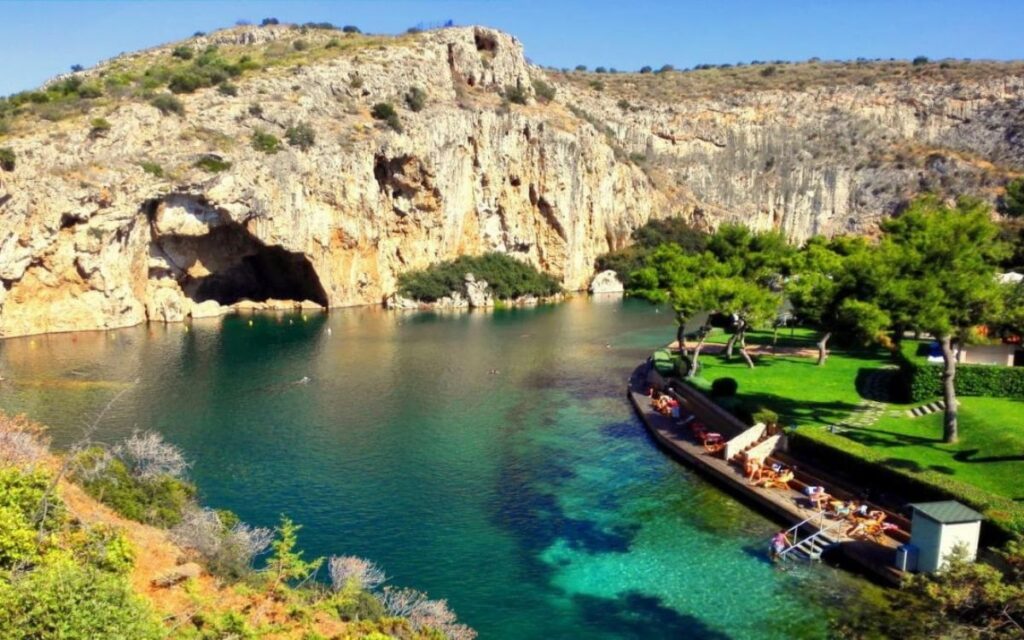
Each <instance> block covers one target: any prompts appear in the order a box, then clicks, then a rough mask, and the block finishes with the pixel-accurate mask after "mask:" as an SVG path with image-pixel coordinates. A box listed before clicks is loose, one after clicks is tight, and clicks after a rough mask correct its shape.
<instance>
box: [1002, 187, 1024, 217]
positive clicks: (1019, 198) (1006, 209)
mask: <svg viewBox="0 0 1024 640" xmlns="http://www.w3.org/2000/svg"><path fill="white" fill-rule="evenodd" d="M999 210H1000V211H1001V212H1002V213H1003V214H1005V215H1008V216H1010V217H1011V218H1020V217H1022V216H1024V178H1015V179H1013V180H1010V182H1008V183H1007V184H1006V194H1005V195H1003V197H1002V198H1000V200H999Z"/></svg>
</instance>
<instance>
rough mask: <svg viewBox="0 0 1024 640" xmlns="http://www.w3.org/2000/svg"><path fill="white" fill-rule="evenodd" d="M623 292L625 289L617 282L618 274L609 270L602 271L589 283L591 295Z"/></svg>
mask: <svg viewBox="0 0 1024 640" xmlns="http://www.w3.org/2000/svg"><path fill="white" fill-rule="evenodd" d="M623 291H625V288H624V287H623V286H622V282H621V281H619V276H618V274H617V273H615V272H614V271H613V270H611V269H608V270H607V271H602V272H601V273H599V274H597V275H596V276H594V279H593V280H591V281H590V293H593V294H604V293H622V292H623Z"/></svg>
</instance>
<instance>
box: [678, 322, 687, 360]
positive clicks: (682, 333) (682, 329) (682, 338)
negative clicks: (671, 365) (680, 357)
mask: <svg viewBox="0 0 1024 640" xmlns="http://www.w3.org/2000/svg"><path fill="white" fill-rule="evenodd" d="M676 322H678V323H679V324H678V326H676V343H677V344H678V345H679V353H683V345H684V344H685V343H686V318H684V317H683V316H681V315H679V314H676Z"/></svg>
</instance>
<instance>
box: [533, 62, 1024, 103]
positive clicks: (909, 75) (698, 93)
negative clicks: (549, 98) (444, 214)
mask: <svg viewBox="0 0 1024 640" xmlns="http://www.w3.org/2000/svg"><path fill="white" fill-rule="evenodd" d="M548 73H549V75H550V76H551V77H552V78H553V79H555V80H557V81H558V82H566V83H569V84H572V85H574V86H575V87H577V88H580V89H593V88H594V86H593V83H595V82H599V83H601V84H603V85H604V88H603V91H604V92H605V93H608V94H611V95H614V96H616V97H622V98H625V99H627V100H631V101H637V102H643V101H645V100H658V101H671V100H676V99H679V98H703V97H708V96H721V95H728V94H731V93H741V92H748V91H769V90H784V91H802V90H804V89H809V88H812V87H821V86H848V85H862V86H872V85H874V84H877V83H883V82H935V83H943V84H955V83H957V82H963V81H977V80H986V79H990V78H999V77H1005V76H1008V75H1015V76H1019V75H1024V61H1013V62H992V61H977V62H974V61H971V62H968V61H963V60H949V61H935V62H929V63H927V64H919V65H914V64H912V63H910V62H908V61H887V62H873V61H864V62H800V63H777V62H776V63H772V62H766V63H763V64H756V65H750V64H747V65H743V66H730V67H726V68H722V67H714V68H710V69H699V70H690V71H667V72H663V73H594V72H581V71H570V72H564V71H549V72H548Z"/></svg>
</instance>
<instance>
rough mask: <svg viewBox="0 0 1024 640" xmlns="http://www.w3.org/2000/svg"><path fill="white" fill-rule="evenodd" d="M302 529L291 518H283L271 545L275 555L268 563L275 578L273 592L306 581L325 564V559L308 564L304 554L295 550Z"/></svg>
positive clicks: (272, 586)
mask: <svg viewBox="0 0 1024 640" xmlns="http://www.w3.org/2000/svg"><path fill="white" fill-rule="evenodd" d="M301 528H302V527H301V526H300V525H297V524H295V523H294V522H292V521H291V520H290V519H289V518H286V517H285V516H281V524H280V525H279V526H278V527H277V535H278V537H277V539H276V540H274V541H273V542H272V543H270V548H271V550H272V551H273V555H272V556H271V558H270V560H268V561H267V571H268V572H270V575H271V576H273V581H272V582H271V587H270V589H271V591H277V590H278V589H280V588H281V586H283V585H284V584H286V583H288V582H291V581H293V580H305V579H306V578H308V577H309V576H311V575H313V573H314V572H315V571H316V570H317V569H319V568H320V565H321V564H322V563H323V558H317V559H315V560H312V561H310V562H307V561H305V560H303V559H302V552H301V551H296V550H295V547H296V545H297V544H298V533H299V529H301Z"/></svg>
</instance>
